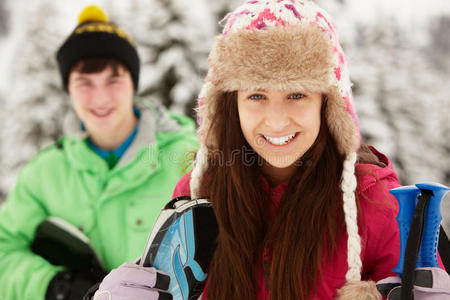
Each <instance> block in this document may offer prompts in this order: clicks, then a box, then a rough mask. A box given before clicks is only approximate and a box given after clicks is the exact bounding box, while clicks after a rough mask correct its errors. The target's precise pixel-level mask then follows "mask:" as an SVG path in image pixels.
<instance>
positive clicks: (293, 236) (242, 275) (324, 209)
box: [204, 92, 345, 300]
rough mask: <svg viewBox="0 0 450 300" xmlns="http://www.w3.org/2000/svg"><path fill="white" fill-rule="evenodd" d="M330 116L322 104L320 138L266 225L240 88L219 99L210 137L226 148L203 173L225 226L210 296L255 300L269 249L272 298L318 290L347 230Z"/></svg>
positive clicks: (212, 271) (214, 263) (283, 299)
mask: <svg viewBox="0 0 450 300" xmlns="http://www.w3.org/2000/svg"><path fill="white" fill-rule="evenodd" d="M325 115H326V105H325V104H323V105H322V112H321V118H322V121H321V127H320V131H319V135H318V137H317V139H316V141H315V142H314V144H313V145H312V147H311V148H310V149H309V150H308V151H307V152H306V153H305V154H304V155H303V156H302V157H301V158H300V160H299V161H298V172H296V174H295V175H294V176H293V177H292V178H291V179H290V181H289V184H288V186H287V188H286V191H285V193H284V195H283V197H282V199H281V202H280V206H279V208H278V212H277V214H276V215H275V217H274V219H273V220H271V225H270V226H267V229H266V220H265V219H264V209H265V208H264V207H265V204H267V201H270V199H268V196H267V192H266V191H265V190H264V188H263V185H262V181H261V176H262V173H261V170H260V164H259V163H258V162H260V161H261V158H260V157H259V156H258V155H257V154H256V153H255V152H254V151H252V150H251V147H250V146H249V144H248V143H247V142H246V140H245V138H244V136H243V134H242V130H241V128H240V123H239V116H238V108H237V93H236V92H231V93H224V94H223V95H222V96H221V97H220V99H218V101H217V104H216V107H215V114H214V116H215V117H214V119H213V121H212V124H211V127H210V130H209V132H208V133H207V134H208V135H209V136H211V137H214V140H215V141H216V143H217V148H218V150H219V151H215V152H212V153H211V154H210V155H209V162H208V163H209V167H208V171H207V174H208V175H207V176H205V178H204V186H207V187H208V189H207V190H208V191H207V193H208V196H209V198H210V199H211V201H212V203H213V206H214V209H215V213H216V216H217V220H218V224H219V236H218V239H217V249H216V251H215V253H214V257H213V260H212V262H211V265H210V271H209V272H210V274H211V276H210V278H209V288H208V294H207V297H208V298H209V299H214V300H230V299H255V297H256V294H257V288H258V286H257V283H258V280H257V278H258V277H257V276H258V271H259V268H260V266H261V265H262V249H263V248H264V247H266V248H267V249H268V250H269V253H271V254H272V255H271V262H270V264H269V265H268V266H267V267H268V270H267V271H268V273H269V275H268V277H267V278H266V287H270V291H271V292H270V293H271V299H272V300H286V299H307V298H308V297H309V295H311V294H312V293H313V292H314V286H315V284H316V282H317V279H318V278H319V276H320V265H321V263H322V262H324V259H327V258H331V257H332V255H333V253H334V252H335V250H336V244H337V240H338V238H339V237H340V236H341V233H342V232H343V229H345V227H344V217H343V213H340V212H342V196H341V191H340V188H339V181H340V177H341V173H342V163H343V157H342V156H341V155H340V154H339V153H338V151H337V148H336V145H335V143H334V140H333V138H332V137H331V135H330V133H329V131H328V127H327V124H326V123H327V122H326V121H325Z"/></svg>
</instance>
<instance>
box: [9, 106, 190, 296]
mask: <svg viewBox="0 0 450 300" xmlns="http://www.w3.org/2000/svg"><path fill="white" fill-rule="evenodd" d="M138 108H139V109H140V110H141V118H140V125H139V131H138V133H137V135H136V137H135V140H134V141H133V143H132V144H131V145H130V147H129V148H128V149H127V151H126V152H125V153H124V155H123V156H122V158H121V159H120V161H119V162H118V164H117V165H116V166H115V167H114V168H113V169H111V170H109V169H108V166H107V164H106V162H105V161H104V160H103V159H102V158H100V156H98V155H97V154H96V153H94V152H93V151H92V150H91V149H90V148H89V146H88V145H87V143H86V137H85V136H83V134H82V133H81V135H80V133H78V137H75V136H65V137H64V138H62V139H61V140H60V141H59V142H58V143H56V144H54V145H52V146H50V147H48V148H47V149H45V150H43V151H41V152H40V153H39V154H38V155H36V156H35V157H34V158H33V159H32V160H31V161H30V162H29V163H28V164H27V165H26V166H25V167H24V168H23V169H22V171H21V173H20V174H19V177H18V180H17V183H16V186H15V187H14V188H13V190H12V191H11V193H10V194H9V196H8V198H7V200H6V201H5V203H4V204H3V205H2V206H0V299H5V300H15V299H17V300H19V299H20V300H28V299H29V300H40V299H44V298H45V293H46V290H47V286H48V284H49V282H50V280H51V279H52V277H53V276H54V275H55V274H56V273H57V272H58V271H60V270H62V267H57V266H53V265H51V264H50V263H48V262H47V261H46V260H44V259H43V258H42V257H40V256H37V255H34V254H33V253H32V252H31V251H30V249H29V245H30V243H31V242H32V240H33V237H34V233H35V230H36V228H37V226H38V225H39V224H40V223H41V222H42V221H43V220H44V219H45V218H46V217H48V216H57V217H60V218H63V219H65V220H66V221H69V222H70V223H72V224H73V225H75V226H76V227H78V228H79V229H80V230H82V231H83V232H84V234H85V235H87V236H88V237H89V239H90V241H91V243H92V246H93V247H94V249H95V250H96V251H97V253H98V255H99V256H100V258H101V260H102V261H103V263H104V265H105V267H106V268H107V269H108V270H110V269H112V268H115V267H117V266H119V265H120V264H121V263H123V262H125V261H131V260H134V259H136V258H137V257H138V256H140V255H141V254H142V251H143V250H144V246H145V242H146V240H147V236H148V234H149V232H150V229H151V227H152V225H153V222H154V220H155V219H156V217H157V216H158V214H159V211H160V209H161V208H162V207H163V205H164V204H165V203H166V202H168V201H169V200H170V197H171V194H172V192H173V189H174V187H175V184H176V183H177V181H178V180H179V178H180V177H181V176H182V175H183V174H184V173H185V172H186V171H187V168H188V167H189V166H190V160H192V158H193V153H194V152H195V150H196V149H197V147H198V141H197V137H196V135H195V128H194V123H193V121H192V120H191V119H189V118H187V117H179V116H175V115H173V114H171V113H169V112H167V111H166V110H164V109H163V108H162V107H158V106H155V105H153V106H151V107H149V105H147V107H144V106H143V105H142V104H138ZM78 124H79V123H78ZM78 127H79V125H78Z"/></svg>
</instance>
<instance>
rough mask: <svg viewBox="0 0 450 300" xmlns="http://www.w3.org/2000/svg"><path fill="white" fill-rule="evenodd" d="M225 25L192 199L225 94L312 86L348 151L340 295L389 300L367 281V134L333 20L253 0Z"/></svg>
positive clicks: (203, 114) (203, 102)
mask: <svg viewBox="0 0 450 300" xmlns="http://www.w3.org/2000/svg"><path fill="white" fill-rule="evenodd" d="M221 24H222V25H224V29H223V32H222V34H220V35H218V36H217V37H216V38H215V41H214V44H213V47H212V50H211V52H210V54H209V58H208V63H209V69H208V74H207V76H206V79H205V84H204V86H203V88H202V91H201V92H200V96H199V105H198V107H197V112H198V120H199V129H198V134H199V136H200V138H201V147H200V149H199V151H198V153H197V156H196V162H195V165H194V169H193V171H192V175H191V182H190V189H191V195H192V197H193V198H197V197H200V196H201V194H200V190H201V189H200V185H201V181H202V178H203V174H204V172H205V170H206V169H207V167H208V166H207V157H208V152H209V151H211V150H214V149H217V146H216V145H217V140H216V139H217V137H213V136H208V135H207V133H208V131H209V129H210V126H211V121H212V118H213V113H214V111H215V105H217V101H218V99H219V97H220V96H221V94H223V93H224V92H232V91H237V90H278V91H298V90H304V91H309V92H320V93H322V94H324V95H326V96H327V98H328V100H327V102H326V105H327V107H326V108H327V109H326V122H327V125H328V127H329V129H330V132H331V135H332V137H333V138H334V140H335V142H336V145H337V148H338V151H339V152H340V153H341V154H342V155H344V156H345V160H344V166H343V173H342V177H341V190H342V195H343V210H344V214H345V224H346V228H347V234H348V243H347V246H348V250H347V251H348V254H347V262H348V271H347V273H346V280H347V283H346V285H345V286H344V287H343V288H342V289H341V290H340V291H339V292H338V295H339V296H340V298H338V299H381V296H380V295H379V293H378V292H377V290H376V287H375V284H374V283H373V282H362V281H361V268H362V262H361V257H360V255H361V238H360V236H359V233H358V223H357V205H356V198H355V190H356V183H357V182H356V177H355V164H356V159H357V155H356V153H357V151H358V149H359V147H360V133H359V125H358V119H357V116H356V114H355V111H354V109H353V105H352V91H351V82H350V77H349V71H348V62H347V59H346V57H345V55H344V52H343V50H342V47H341V45H340V44H339V40H338V35H337V31H336V26H335V24H334V22H333V20H332V19H331V17H330V16H329V15H328V13H327V12H326V11H324V10H323V9H321V8H320V7H318V6H317V5H316V4H315V3H314V2H312V1H299V0H250V1H247V2H246V3H244V4H243V5H241V6H239V7H238V8H236V9H235V10H234V11H233V12H231V13H229V14H227V15H226V16H225V18H224V19H223V20H222V21H221ZM358 295H359V296H361V297H362V298H359V296H358ZM369 295H372V296H373V297H370V296H369Z"/></svg>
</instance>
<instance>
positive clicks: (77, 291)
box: [45, 271, 96, 300]
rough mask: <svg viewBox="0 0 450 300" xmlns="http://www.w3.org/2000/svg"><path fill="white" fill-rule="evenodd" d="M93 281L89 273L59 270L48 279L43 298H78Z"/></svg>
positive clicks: (67, 299)
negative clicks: (48, 282)
mask: <svg viewBox="0 0 450 300" xmlns="http://www.w3.org/2000/svg"><path fill="white" fill-rule="evenodd" d="M95 283H96V281H95V280H93V279H92V278H91V277H90V275H89V274H83V273H70V272H65V271H63V272H59V273H57V274H56V275H55V276H54V277H53V279H52V280H51V281H50V284H49V286H48V288H47V293H46V294H45V300H80V299H82V298H83V296H84V294H86V292H87V291H88V290H89V288H90V287H91V286H92V285H94V284H95Z"/></svg>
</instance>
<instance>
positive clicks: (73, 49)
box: [56, 5, 140, 91]
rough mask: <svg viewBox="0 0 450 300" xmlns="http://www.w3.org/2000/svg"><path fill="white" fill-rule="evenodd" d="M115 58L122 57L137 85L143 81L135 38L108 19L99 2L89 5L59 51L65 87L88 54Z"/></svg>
mask: <svg viewBox="0 0 450 300" xmlns="http://www.w3.org/2000/svg"><path fill="white" fill-rule="evenodd" d="M93 57H99V58H113V59H117V60H119V61H121V62H122V63H123V64H124V65H125V66H126V67H127V68H128V71H129V72H130V74H131V78H132V79H133V84H134V89H135V90H137V88H138V83H139V64H140V62H139V56H138V53H137V51H136V47H135V45H134V43H133V40H132V39H131V38H130V36H129V35H127V34H126V33H125V32H124V31H123V30H122V29H121V28H120V27H118V26H117V25H115V24H114V23H111V22H109V21H108V16H107V15H106V13H105V12H104V11H103V10H102V9H101V8H99V7H98V6H95V5H90V6H87V7H85V8H84V9H83V10H82V12H81V13H80V15H79V16H78V25H77V26H76V27H75V29H74V30H73V31H72V33H71V34H70V35H69V37H68V38H67V39H66V40H65V41H64V43H63V44H62V46H61V47H60V48H59V50H58V52H57V54H56V60H57V61H58V67H59V71H60V73H61V77H62V82H63V87H64V89H65V90H66V91H67V82H68V80H69V74H70V71H71V68H72V67H73V65H75V64H76V63H77V62H78V61H79V60H81V59H85V58H93Z"/></svg>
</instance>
